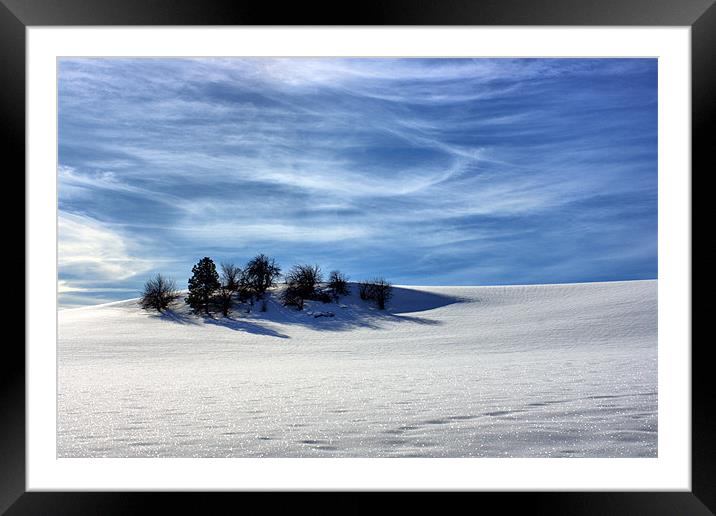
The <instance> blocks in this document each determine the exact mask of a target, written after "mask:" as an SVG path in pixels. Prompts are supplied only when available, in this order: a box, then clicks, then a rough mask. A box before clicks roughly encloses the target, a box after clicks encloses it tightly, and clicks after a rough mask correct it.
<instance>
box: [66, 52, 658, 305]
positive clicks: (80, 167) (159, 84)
mask: <svg viewBox="0 0 716 516" xmlns="http://www.w3.org/2000/svg"><path fill="white" fill-rule="evenodd" d="M58 89H59V96H58V99H59V154H58V155H59V159H58V171H57V174H58V190H59V215H58V216H59V291H60V305H61V306H63V307H70V306H80V305H87V304H95V303H101V302H106V301H111V300H118V299H126V298H130V297H136V296H137V295H138V290H139V289H141V287H142V285H143V283H144V281H145V280H146V279H147V278H148V277H149V276H150V275H152V274H153V273H155V272H162V273H164V274H167V275H170V276H173V277H174V278H175V279H176V280H177V284H178V285H179V286H180V287H181V288H186V281H187V279H188V277H189V275H190V270H191V267H192V265H193V264H194V263H195V262H196V261H197V260H198V259H200V258H201V257H203V256H211V257H212V258H214V260H215V261H216V262H217V264H218V263H219V262H221V261H233V262H235V263H237V264H243V263H244V262H245V261H246V260H247V259H248V258H250V257H251V256H253V255H255V254H256V253H259V252H263V253H266V254H269V255H271V256H273V257H275V258H276V259H277V261H278V262H279V263H280V264H281V265H282V266H283V267H284V269H288V268H289V267H290V266H291V265H292V264H295V263H318V264H319V265H321V266H322V268H323V269H324V270H325V271H326V272H327V271H330V270H332V269H340V270H342V271H344V272H346V273H347V274H348V275H349V276H350V277H351V279H354V280H359V279H365V278H370V277H372V276H374V275H378V274H380V275H384V276H385V277H386V278H388V279H389V280H391V281H392V282H393V283H398V284H414V285H495V284H528V283H564V282H587V281H610V280H629V279H644V278H656V276H657V61H656V59H383V58H380V59H355V58H351V59H336V58H321V59H298V58H287V59H265V58H256V59H206V58H202V59H94V58H93V59H85V58H82V59H62V60H60V63H59V78H58Z"/></svg>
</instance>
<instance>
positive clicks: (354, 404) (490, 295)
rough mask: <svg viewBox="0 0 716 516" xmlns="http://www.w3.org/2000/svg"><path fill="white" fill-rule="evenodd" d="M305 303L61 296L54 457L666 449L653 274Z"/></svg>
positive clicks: (563, 453) (614, 453)
mask: <svg viewBox="0 0 716 516" xmlns="http://www.w3.org/2000/svg"><path fill="white" fill-rule="evenodd" d="M355 290H357V289H355V288H354V291H355ZM308 305H309V306H308V310H307V311H304V312H296V311H294V310H293V309H289V308H284V307H282V306H281V305H280V304H278V303H277V302H276V301H275V300H274V299H273V298H272V299H271V301H270V302H269V306H268V312H266V313H261V312H258V311H256V312H254V313H251V314H246V313H243V312H237V313H234V314H233V315H232V318H231V319H224V318H221V317H220V316H217V317H216V319H213V320H212V319H203V318H198V317H195V316H193V315H190V314H189V313H188V312H187V311H186V309H184V308H183V307H179V308H177V309H176V310H174V311H173V312H171V313H169V314H165V315H162V316H160V315H153V314H150V313H148V312H145V311H143V310H141V309H140V308H139V307H138V306H137V303H136V300H132V301H124V302H119V303H111V304H107V305H100V306H96V307H89V308H79V309H72V310H63V311H60V312H59V345H58V377H59V382H58V389H59V394H58V396H59V398H58V433H57V449H58V455H59V456H60V457H155V456H160V457H406V456H426V457H587V456H589V457H621V456H625V457H643V456H647V457H654V456H656V454H657V282H656V281H655V280H653V281H632V282H613V283H591V284H573V285H544V286H505V287H401V288H396V289H395V295H394V298H393V300H391V302H390V304H389V310H387V311H386V312H380V311H378V310H376V309H373V308H371V307H370V305H368V304H366V303H365V302H363V301H360V299H358V297H357V295H353V296H349V297H348V298H345V299H344V300H342V305H343V306H342V307H341V306H338V305H336V304H327V305H324V304H321V303H317V302H312V303H309V304H308ZM318 311H331V312H333V313H334V314H335V317H320V318H316V317H314V315H315V312H318ZM312 312H313V313H312Z"/></svg>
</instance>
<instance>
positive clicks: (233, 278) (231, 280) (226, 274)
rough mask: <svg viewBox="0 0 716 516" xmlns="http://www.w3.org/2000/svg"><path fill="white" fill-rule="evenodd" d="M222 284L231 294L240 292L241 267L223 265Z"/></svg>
mask: <svg viewBox="0 0 716 516" xmlns="http://www.w3.org/2000/svg"><path fill="white" fill-rule="evenodd" d="M221 283H222V284H223V286H224V287H226V288H227V289H229V290H230V291H231V292H236V291H238V290H239V286H240V284H241V267H237V266H236V265H234V264H233V263H224V262H222V263H221Z"/></svg>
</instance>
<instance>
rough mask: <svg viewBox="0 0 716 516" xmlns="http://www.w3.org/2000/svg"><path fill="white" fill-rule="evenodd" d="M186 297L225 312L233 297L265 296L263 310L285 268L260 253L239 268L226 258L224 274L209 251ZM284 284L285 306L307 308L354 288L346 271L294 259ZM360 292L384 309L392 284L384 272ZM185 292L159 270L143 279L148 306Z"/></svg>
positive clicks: (201, 309) (197, 308) (202, 308)
mask: <svg viewBox="0 0 716 516" xmlns="http://www.w3.org/2000/svg"><path fill="white" fill-rule="evenodd" d="M191 272H192V276H191V278H189V285H188V287H189V289H188V294H187V296H186V298H185V301H186V303H187V304H188V305H189V306H190V307H191V308H192V310H193V311H194V312H195V313H205V314H206V315H210V313H211V312H210V309H211V308H212V307H218V309H219V310H220V311H221V313H222V314H223V315H224V316H227V315H229V313H230V312H231V310H232V308H233V305H234V302H236V301H238V302H240V303H245V302H249V303H250V304H251V305H252V306H253V304H254V302H256V301H260V302H261V310H262V311H266V309H267V300H266V292H267V291H268V290H269V289H270V288H272V287H274V286H276V282H277V280H278V279H279V278H280V277H281V268H280V267H279V266H278V265H277V264H276V261H275V260H274V259H273V258H269V257H268V256H266V255H264V254H259V255H257V256H255V257H254V258H252V259H251V260H249V261H248V262H247V263H246V265H245V266H244V267H243V268H241V267H238V266H236V265H234V264H233V263H222V264H221V274H219V272H218V271H217V270H216V264H215V263H214V261H213V260H212V259H211V258H209V257H204V258H202V259H201V260H199V262H197V264H196V265H194V267H193V268H192V270H191ZM284 280H285V283H286V287H285V289H284V290H283V292H282V293H281V301H282V302H283V304H284V305H285V306H294V307H296V308H297V309H298V310H303V307H304V303H305V301H306V300H318V301H322V302H324V303H330V302H331V301H334V302H338V301H339V300H340V297H341V296H346V295H348V294H350V287H349V285H348V277H347V276H346V275H345V274H343V273H342V272H340V271H331V273H330V274H329V276H328V281H327V282H324V281H323V273H322V271H321V268H320V267H319V266H318V265H294V266H293V267H292V268H291V269H290V270H289V271H288V273H287V274H286V275H285V277H284ZM359 288H360V297H361V299H363V300H371V301H374V302H375V303H376V305H377V306H378V308H380V309H381V310H384V309H385V304H386V302H387V301H388V299H390V296H391V291H392V287H391V285H390V283H388V282H387V281H386V280H385V279H383V278H378V279H376V280H373V281H371V282H362V283H360V284H359ZM180 297H181V296H180V294H179V292H178V291H177V290H176V284H175V282H174V281H173V280H172V279H170V278H166V277H164V276H162V275H161V274H157V275H156V276H154V277H153V278H151V279H149V280H148V281H147V282H146V284H145V285H144V290H143V291H142V297H141V300H140V304H141V306H142V307H143V308H145V309H153V310H157V311H160V312H161V311H162V310H165V309H166V308H167V307H168V306H169V305H170V304H171V303H172V302H173V301H175V300H177V299H179V298H180Z"/></svg>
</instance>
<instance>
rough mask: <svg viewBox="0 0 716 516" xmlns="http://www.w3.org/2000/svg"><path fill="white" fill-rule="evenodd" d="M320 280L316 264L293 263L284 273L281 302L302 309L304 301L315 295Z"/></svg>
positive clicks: (321, 278) (318, 268) (319, 270)
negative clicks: (284, 282)
mask: <svg viewBox="0 0 716 516" xmlns="http://www.w3.org/2000/svg"><path fill="white" fill-rule="evenodd" d="M322 280H323V275H322V273H321V268H320V267H319V266H318V265H294V266H293V267H292V268H291V270H290V271H289V272H288V274H287V275H286V289H285V290H284V291H283V295H282V301H283V304H284V305H287V306H289V305H290V306H295V307H296V308H298V309H299V310H303V304H304V301H305V300H306V299H311V298H313V297H314V296H316V294H317V289H318V286H319V284H320V283H321V281H322Z"/></svg>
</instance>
